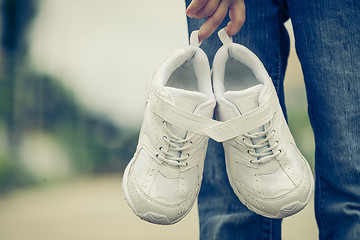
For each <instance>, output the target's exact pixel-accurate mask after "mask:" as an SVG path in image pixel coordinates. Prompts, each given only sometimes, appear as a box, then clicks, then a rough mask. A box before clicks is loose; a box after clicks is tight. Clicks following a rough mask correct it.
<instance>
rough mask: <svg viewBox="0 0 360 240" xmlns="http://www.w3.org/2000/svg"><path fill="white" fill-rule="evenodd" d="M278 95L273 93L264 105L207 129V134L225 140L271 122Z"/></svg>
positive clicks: (215, 138) (217, 139)
mask: <svg viewBox="0 0 360 240" xmlns="http://www.w3.org/2000/svg"><path fill="white" fill-rule="evenodd" d="M277 106H278V104H277V96H276V95H275V94H272V95H271V96H270V97H269V98H268V99H267V100H266V101H265V103H263V104H262V105H260V106H259V107H258V108H256V109H254V110H253V111H250V112H248V113H246V114H244V115H241V116H238V117H236V118H233V119H231V120H228V121H226V122H220V123H219V124H218V125H216V126H213V127H210V128H208V129H206V130H205V132H206V134H207V135H208V136H209V137H211V138H212V139H214V140H215V141H217V142H224V141H227V140H230V139H232V138H235V137H237V136H239V135H241V134H244V133H247V132H250V131H252V130H254V129H256V128H258V127H260V126H262V125H264V124H265V123H267V122H269V121H270V120H271V119H272V118H273V116H274V113H275V112H276V109H277Z"/></svg>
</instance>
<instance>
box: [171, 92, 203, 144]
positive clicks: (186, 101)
mask: <svg viewBox="0 0 360 240" xmlns="http://www.w3.org/2000/svg"><path fill="white" fill-rule="evenodd" d="M165 90H166V91H167V92H168V93H169V94H168V98H169V99H168V100H169V101H170V102H171V103H173V104H174V105H175V106H177V107H179V108H181V109H183V110H185V111H187V112H191V113H193V112H194V111H195V109H196V107H197V106H198V105H199V104H200V103H202V102H205V101H207V100H208V97H207V96H206V95H205V94H202V93H199V92H192V91H186V90H183V89H178V88H171V87H165ZM168 128H169V130H170V131H171V133H172V134H174V135H175V136H177V137H180V138H185V137H186V133H187V130H185V129H181V128H178V127H175V126H173V125H172V124H170V123H168Z"/></svg>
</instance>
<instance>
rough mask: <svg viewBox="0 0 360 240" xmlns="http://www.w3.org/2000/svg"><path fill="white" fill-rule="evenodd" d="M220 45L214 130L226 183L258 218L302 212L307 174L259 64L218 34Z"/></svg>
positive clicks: (310, 181) (309, 182)
mask: <svg viewBox="0 0 360 240" xmlns="http://www.w3.org/2000/svg"><path fill="white" fill-rule="evenodd" d="M219 37H220V39H221V40H222V42H223V44H224V45H223V46H222V47H221V48H220V49H219V50H218V52H217V54H216V56H215V59H214V63H213V86H214V93H215V96H216V100H217V104H218V105H217V113H216V114H217V116H216V117H217V119H218V120H220V121H222V122H224V123H223V124H222V126H216V127H215V128H214V129H213V132H210V133H209V135H210V136H215V138H216V140H218V141H223V146H224V150H225V158H226V168H227V174H228V177H229V181H230V184H231V186H232V188H233V190H234V192H235V194H236V195H237V197H238V198H239V199H240V201H241V202H242V203H244V204H245V205H246V206H247V207H248V208H249V209H250V210H252V211H254V212H255V213H257V214H260V215H263V216H266V217H270V218H284V217H287V216H290V215H293V214H295V213H297V212H298V211H300V210H301V209H303V208H304V207H305V205H306V204H307V203H308V202H309V200H310V197H311V195H312V193H313V189H314V178H313V175H312V172H311V169H310V167H309V165H308V163H307V161H306V160H305V158H304V157H303V156H302V155H301V153H300V152H299V150H298V148H297V147H296V144H295V141H294V139H293V137H292V135H291V133H290V131H289V128H288V125H287V123H286V121H285V118H284V115H283V112H282V110H281V108H280V104H279V101H278V98H277V94H276V91H275V88H274V86H273V84H272V81H271V79H270V77H269V76H268V74H267V72H266V70H265V68H264V66H263V64H262V63H261V61H260V60H259V59H258V58H257V57H256V56H255V54H253V53H252V52H251V51H250V50H248V49H247V48H246V47H244V46H242V45H239V44H235V43H232V39H231V38H230V37H229V36H228V35H227V34H226V32H225V30H224V29H223V30H221V31H220V32H219Z"/></svg>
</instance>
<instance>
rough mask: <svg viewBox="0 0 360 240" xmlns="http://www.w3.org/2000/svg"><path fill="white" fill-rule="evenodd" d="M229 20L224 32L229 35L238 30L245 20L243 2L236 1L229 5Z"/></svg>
mask: <svg viewBox="0 0 360 240" xmlns="http://www.w3.org/2000/svg"><path fill="white" fill-rule="evenodd" d="M229 9H230V10H229V17H230V22H229V23H228V24H227V26H226V27H225V31H226V33H227V34H228V35H229V36H230V37H231V36H234V35H235V34H237V33H238V32H239V31H240V28H241V27H242V26H243V25H244V22H245V3H244V1H243V0H241V1H236V2H234V3H232V4H230V6H229Z"/></svg>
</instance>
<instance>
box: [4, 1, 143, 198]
mask: <svg viewBox="0 0 360 240" xmlns="http://www.w3.org/2000/svg"><path fill="white" fill-rule="evenodd" d="M37 5H38V1H33V0H3V1H2V5H1V12H2V14H1V18H2V21H1V23H2V31H3V32H2V35H1V52H2V66H1V75H0V135H1V134H2V132H1V131H5V132H4V133H3V135H4V136H5V139H6V143H2V142H1V141H0V145H1V144H2V145H3V147H1V146H0V150H1V149H5V150H4V151H2V152H1V151H0V192H3V191H6V190H9V189H11V188H13V187H17V186H23V185H28V184H32V183H36V182H39V181H42V177H41V176H33V175H32V174H31V173H29V172H28V171H27V170H26V168H24V167H23V166H22V164H21V161H20V158H21V156H20V154H19V153H20V150H21V149H20V146H21V142H22V139H23V137H24V136H25V135H26V134H28V133H29V132H34V131H36V132H39V133H41V132H45V133H47V134H51V135H53V136H55V138H56V139H57V142H58V143H59V144H61V145H62V146H63V147H64V149H65V151H67V155H69V156H70V158H71V161H72V166H73V167H74V168H75V169H74V172H78V173H99V172H109V171H123V169H124V168H125V165H126V164H127V162H128V161H129V159H130V158H131V155H132V154H133V152H134V151H135V147H136V142H137V135H138V134H137V131H134V130H128V129H122V128H120V127H118V126H116V125H114V124H113V123H112V122H111V121H109V120H107V119H105V118H104V117H101V116H99V115H97V114H95V113H92V112H89V111H87V110H86V109H84V108H83V107H82V106H80V105H79V104H78V103H77V102H76V101H75V98H74V96H73V94H72V93H70V92H68V91H67V90H66V89H65V88H64V87H63V86H62V85H61V84H60V82H59V81H57V80H56V79H54V78H52V77H50V76H43V75H40V74H39V73H37V72H35V71H34V70H32V68H31V64H30V63H28V62H27V61H26V54H27V47H28V46H27V44H28V43H27V41H26V40H27V32H28V29H29V26H30V25H31V20H32V19H33V18H34V17H35V13H36V9H37ZM2 125H3V127H2ZM4 146H5V147H4Z"/></svg>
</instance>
